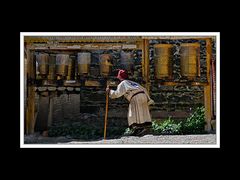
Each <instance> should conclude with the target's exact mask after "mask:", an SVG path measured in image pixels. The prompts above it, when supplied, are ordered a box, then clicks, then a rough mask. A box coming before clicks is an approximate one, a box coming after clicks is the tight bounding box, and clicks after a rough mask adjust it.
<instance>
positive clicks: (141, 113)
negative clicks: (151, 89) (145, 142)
mask: <svg viewBox="0 0 240 180" xmlns="http://www.w3.org/2000/svg"><path fill="white" fill-rule="evenodd" d="M117 78H118V79H119V80H120V81H121V83H120V84H119V85H118V86H117V89H116V90H115V91H114V90H111V89H109V87H107V88H106V91H107V92H109V97H110V98H111V99H115V98H119V97H121V96H124V97H125V98H126V99H127V100H128V101H129V109H128V125H129V128H130V130H131V134H129V135H133V136H143V135H146V134H148V133H150V131H151V126H152V120H151V116H150V112H149V105H151V104H153V103H154V101H153V100H152V99H151V98H150V97H149V95H148V92H147V90H146V89H145V88H144V87H142V86H141V85H140V84H138V83H136V82H133V81H130V80H127V78H128V75H127V73H126V71H125V70H119V71H118V75H117Z"/></svg>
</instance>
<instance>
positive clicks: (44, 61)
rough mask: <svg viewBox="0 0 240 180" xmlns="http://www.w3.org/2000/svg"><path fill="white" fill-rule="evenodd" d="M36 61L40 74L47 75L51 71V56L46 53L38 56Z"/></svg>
mask: <svg viewBox="0 0 240 180" xmlns="http://www.w3.org/2000/svg"><path fill="white" fill-rule="evenodd" d="M36 61H37V63H38V67H39V74H40V75H47V74H48V71H49V55H48V54H46V53H39V54H37V55H36Z"/></svg>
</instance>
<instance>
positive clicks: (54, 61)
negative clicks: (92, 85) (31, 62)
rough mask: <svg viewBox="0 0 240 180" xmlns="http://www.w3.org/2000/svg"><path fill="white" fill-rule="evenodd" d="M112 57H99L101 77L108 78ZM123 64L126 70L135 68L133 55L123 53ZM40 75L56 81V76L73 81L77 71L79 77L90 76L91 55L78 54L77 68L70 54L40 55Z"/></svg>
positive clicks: (108, 55)
mask: <svg viewBox="0 0 240 180" xmlns="http://www.w3.org/2000/svg"><path fill="white" fill-rule="evenodd" d="M111 60H112V55H111V54H101V55H99V67H100V75H102V76H108V75H109V74H110V73H111V68H112V63H111ZM120 60H121V64H122V65H123V67H124V68H125V69H126V70H130V69H131V68H132V67H133V64H134V63H133V54H132V53H131V52H129V53H127V52H126V53H125V52H121V59H120ZM36 61H37V64H38V71H39V75H40V76H42V77H45V78H46V77H47V79H50V80H54V79H55V78H56V76H62V77H67V79H71V78H72V77H73V76H74V73H75V71H77V75H89V73H90V64H91V53H89V52H81V53H78V54H77V61H76V63H77V68H75V67H76V64H75V61H74V60H73V58H72V56H69V55H68V54H56V55H49V54H47V53H39V54H37V55H36Z"/></svg>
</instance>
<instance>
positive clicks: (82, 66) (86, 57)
mask: <svg viewBox="0 0 240 180" xmlns="http://www.w3.org/2000/svg"><path fill="white" fill-rule="evenodd" d="M90 63H91V53H87V52H83V53H78V74H79V75H80V74H89V69H90Z"/></svg>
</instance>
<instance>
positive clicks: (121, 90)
mask: <svg viewBox="0 0 240 180" xmlns="http://www.w3.org/2000/svg"><path fill="white" fill-rule="evenodd" d="M126 92H127V90H126V88H125V85H124V81H122V82H121V83H120V84H119V85H118V86H117V90H116V91H114V90H110V93H109V97H110V98H112V99H115V98H119V97H121V96H123V95H124V94H125V93H126Z"/></svg>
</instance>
